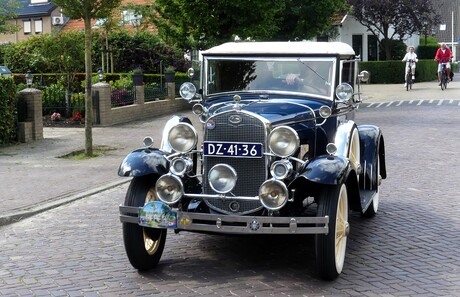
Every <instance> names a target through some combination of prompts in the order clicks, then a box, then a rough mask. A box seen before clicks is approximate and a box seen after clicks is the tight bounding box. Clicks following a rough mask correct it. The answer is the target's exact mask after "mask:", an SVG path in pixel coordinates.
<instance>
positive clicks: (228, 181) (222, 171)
mask: <svg viewBox="0 0 460 297" xmlns="http://www.w3.org/2000/svg"><path fill="white" fill-rule="evenodd" d="M208 180H209V185H210V186H211V188H212V189H213V190H214V191H215V192H216V193H219V194H226V193H229V192H230V191H231V190H233V188H234V187H235V185H236V180H237V176H236V171H235V169H233V167H231V166H229V165H227V164H217V165H214V166H213V167H212V168H211V170H209V172H208Z"/></svg>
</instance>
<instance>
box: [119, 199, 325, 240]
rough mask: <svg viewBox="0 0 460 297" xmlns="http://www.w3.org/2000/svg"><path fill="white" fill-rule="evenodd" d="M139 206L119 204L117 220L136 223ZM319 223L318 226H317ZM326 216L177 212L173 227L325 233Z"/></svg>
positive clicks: (233, 230) (198, 229)
mask: <svg viewBox="0 0 460 297" xmlns="http://www.w3.org/2000/svg"><path fill="white" fill-rule="evenodd" d="M138 211H139V207H130V206H123V205H120V221H121V222H123V223H134V224H138V223H139V222H138V218H137V216H128V215H125V214H126V213H132V214H137V213H138ZM318 225H319V226H318ZM328 225H329V217H328V216H325V217H267V216H236V215H224V214H204V213H193V212H182V211H178V212H177V229H178V230H185V231H205V232H214V233H225V234H328V232H329V227H328Z"/></svg>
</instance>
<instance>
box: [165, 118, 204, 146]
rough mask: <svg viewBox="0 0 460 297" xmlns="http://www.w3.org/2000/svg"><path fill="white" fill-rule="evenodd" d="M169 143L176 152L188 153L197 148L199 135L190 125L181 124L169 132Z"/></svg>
mask: <svg viewBox="0 0 460 297" xmlns="http://www.w3.org/2000/svg"><path fill="white" fill-rule="evenodd" d="M168 141H169V144H170V145H171V147H172V148H173V149H174V150H175V151H176V152H179V153H188V152H190V151H191V150H192V149H193V148H194V147H195V146H196V143H197V141H198V134H197V132H196V130H195V128H194V127H193V126H192V125H190V124H189V123H179V124H177V125H176V126H174V127H172V128H171V130H169V134H168Z"/></svg>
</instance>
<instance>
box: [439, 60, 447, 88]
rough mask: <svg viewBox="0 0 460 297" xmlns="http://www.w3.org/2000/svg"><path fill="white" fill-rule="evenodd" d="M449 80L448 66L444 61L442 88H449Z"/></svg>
mask: <svg viewBox="0 0 460 297" xmlns="http://www.w3.org/2000/svg"><path fill="white" fill-rule="evenodd" d="M447 82H448V77H447V67H446V63H442V71H441V84H440V86H441V90H443V91H444V90H445V89H447Z"/></svg>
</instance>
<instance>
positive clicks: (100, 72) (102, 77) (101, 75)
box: [97, 68, 104, 82]
mask: <svg viewBox="0 0 460 297" xmlns="http://www.w3.org/2000/svg"><path fill="white" fill-rule="evenodd" d="M97 77H98V78H99V82H102V80H103V79H104V72H103V71H102V68H99V70H98V71H97Z"/></svg>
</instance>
